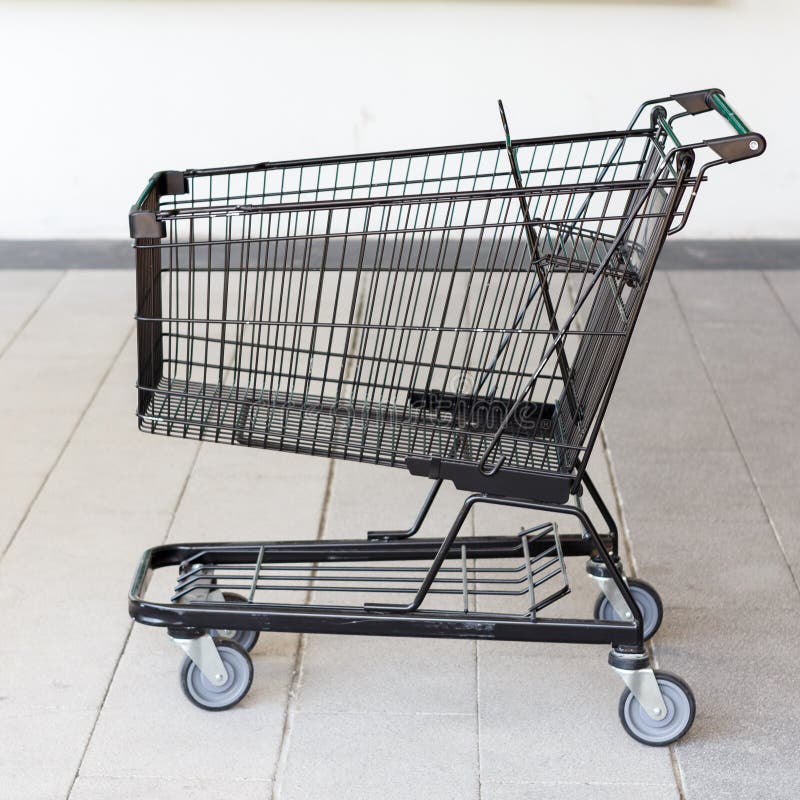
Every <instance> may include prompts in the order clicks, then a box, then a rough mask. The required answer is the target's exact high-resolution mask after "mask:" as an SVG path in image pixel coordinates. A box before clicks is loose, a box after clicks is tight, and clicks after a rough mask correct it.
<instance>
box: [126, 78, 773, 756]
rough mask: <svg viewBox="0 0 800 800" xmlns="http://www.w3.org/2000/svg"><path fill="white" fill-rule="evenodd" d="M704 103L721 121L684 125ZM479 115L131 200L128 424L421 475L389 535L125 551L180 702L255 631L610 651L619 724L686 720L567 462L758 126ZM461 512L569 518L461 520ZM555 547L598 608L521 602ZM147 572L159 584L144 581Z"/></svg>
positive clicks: (650, 601)
mask: <svg viewBox="0 0 800 800" xmlns="http://www.w3.org/2000/svg"><path fill="white" fill-rule="evenodd" d="M670 108H671V109H672V113H670V111H669V110H668V109H670ZM709 110H713V111H717V112H719V113H720V114H721V115H722V116H723V117H724V118H725V119H726V120H727V121H728V122H729V123H730V124H731V125H732V126H733V129H734V130H735V134H733V135H729V136H725V137H722V138H714V139H704V140H701V141H695V142H694V143H690V144H686V143H682V142H681V140H680V139H679V138H678V135H677V133H676V128H679V127H680V128H683V127H685V126H687V124H696V123H689V121H688V120H687V121H683V118H685V117H694V116H695V115H698V114H701V113H703V112H706V111H709ZM500 112H501V118H502V123H503V126H504V129H505V134H506V136H505V140H504V141H499V142H489V143H485V144H473V145H465V146H454V147H436V148H429V149H419V150H405V151H396V152H385V153H372V154H369V155H358V156H342V157H334V158H320V159H311V160H302V161H284V162H274V163H271V162H267V163H261V164H254V165H252V166H244V167H233V168H226V169H199V170H185V171H183V172H160V173H157V174H156V175H154V176H153V177H152V178H151V180H150V182H149V183H148V184H147V187H146V188H145V190H144V192H143V193H142V195H141V197H140V198H139V200H138V202H137V203H136V205H135V206H134V207H133V209H132V211H131V214H130V228H131V236H132V237H133V238H134V239H135V244H134V247H135V252H136V271H137V297H138V311H137V335H138V372H139V375H138V419H139V426H140V428H141V429H142V430H144V431H149V432H151V433H155V434H162V435H166V436H173V437H181V438H184V439H196V440H197V439H199V440H202V441H209V442H224V443H227V444H234V445H241V446H245V447H258V448H265V449H270V450H283V451H287V452H292V453H303V454H308V455H317V456H323V457H325V458H329V459H349V460H353V461H359V462H366V463H370V464H379V465H384V466H389V467H403V468H405V469H407V470H408V471H410V472H411V473H412V474H413V475H419V476H424V477H427V478H429V479H431V480H432V481H433V483H432V485H431V488H430V491H429V494H428V497H427V499H426V500H425V502H424V504H423V506H422V509H421V510H420V512H419V514H418V516H417V519H416V520H415V522H414V523H413V525H411V527H410V528H408V529H407V530H402V531H374V532H371V533H369V534H368V536H367V537H366V538H363V539H356V540H342V541H318V540H312V541H305V540H304V541H288V542H286V541H282V542H274V541H257V542H242V543H238V542H223V543H216V544H207V543H199V544H166V545H161V546H158V547H154V548H152V549H151V550H148V551H147V552H146V553H145V554H144V556H143V557H142V559H141V562H140V564H139V567H138V570H137V573H136V576H135V578H134V581H133V585H132V588H131V593H130V600H129V602H130V613H131V615H132V616H133V617H134V619H136V620H137V621H138V622H142V623H145V624H148V625H159V626H164V627H166V628H167V629H168V633H169V635H170V636H171V637H172V639H173V640H174V641H175V642H176V643H177V644H178V645H179V646H180V647H181V648H182V649H183V650H184V651H185V654H186V659H185V662H184V666H183V670H182V674H181V680H182V685H183V689H184V691H185V693H186V695H187V696H188V698H189V699H190V700H191V701H192V702H194V703H195V704H196V705H198V706H200V707H202V708H206V709H211V710H220V709H224V708H229V707H230V706H232V705H234V704H235V703H237V702H239V701H240V700H241V699H242V697H244V695H245V694H246V693H247V691H248V689H249V687H250V683H251V680H252V677H253V666H252V662H251V660H250V657H249V656H248V652H247V651H248V650H249V649H250V648H251V647H252V646H253V645H254V644H255V641H256V639H257V638H258V634H259V632H260V631H296V632H304V633H339V634H368V635H388V636H428V637H452V638H472V639H501V640H517V641H530V642H542V641H547V642H583V643H587V644H610V645H611V648H612V649H611V653H610V655H609V663H610V664H611V666H612V667H613V668H614V669H615V670H616V671H617V672H618V673H619V675H620V676H621V677H622V679H623V681H624V682H625V684H626V688H625V690H624V692H623V695H622V698H621V702H620V717H621V720H622V724H623V725H624V727H625V729H626V730H627V731H628V733H629V734H630V735H631V736H633V737H634V738H636V739H638V740H639V741H641V742H644V743H645V744H649V745H663V744H667V743H669V742H672V741H674V740H676V739H678V738H679V737H681V736H682V735H683V734H684V733H685V732H686V731H687V730H688V729H689V727H690V726H691V724H692V720H693V717H694V708H695V706H694V699H693V697H692V693H691V691H690V689H689V687H688V686H687V685H686V684H685V683H684V682H683V681H682V680H681V679H680V678H678V677H676V676H674V675H671V674H670V673H667V672H659V671H654V670H653V669H652V668H651V666H650V661H649V656H648V651H647V649H646V647H645V642H646V640H647V639H648V638H649V637H650V636H652V635H653V634H654V633H655V631H656V630H657V628H658V626H659V624H660V621H661V615H662V608H661V601H660V600H659V597H658V594H657V593H656V591H655V590H654V589H653V588H652V587H651V586H649V584H647V583H645V582H643V581H637V580H633V579H628V578H626V577H625V576H624V574H623V569H622V565H621V563H620V552H619V537H618V531H617V526H616V524H615V522H614V519H613V517H612V515H611V513H610V512H609V510H608V508H607V507H606V505H605V504H604V502H603V499H602V498H601V496H600V494H599V493H598V491H597V489H596V487H595V485H594V484H593V483H592V481H591V479H590V478H589V475H588V473H587V471H586V467H587V463H588V460H589V456H590V455H591V453H592V451H593V449H594V447H595V445H596V443H597V439H598V436H599V433H600V424H601V422H602V419H603V416H604V414H605V411H606V408H607V406H608V403H609V400H610V398H611V393H612V390H613V388H614V384H615V381H616V378H617V375H618V374H619V370H620V366H621V364H622V361H623V357H624V355H625V351H626V349H627V346H628V343H629V341H630V337H631V334H632V332H633V328H634V325H635V323H636V320H637V318H638V316H639V312H640V309H641V306H642V301H643V299H644V296H645V293H646V291H647V287H648V284H649V282H650V278H651V275H652V271H653V266H654V264H655V262H656V259H657V257H658V254H659V251H660V249H661V246H662V244H663V243H664V240H665V239H666V237H667V236H668V235H669V234H671V233H674V232H676V231H678V230H680V229H681V228H683V226H684V225H685V224H686V221H687V218H688V216H689V213H690V211H691V208H692V205H693V203H694V201H695V197H696V194H697V191H698V189H699V188H700V186H701V184H702V183H703V181H704V179H705V178H706V176H707V172H708V170H709V169H710V168H711V167H713V166H715V165H718V164H722V163H732V162H734V161H739V160H742V159H746V158H751V157H753V156H758V155H760V154H761V153H763V152H764V148H765V146H766V142H765V140H764V138H763V137H762V136H760V135H759V134H757V133H752V132H751V131H750V130H749V129H748V128H747V126H746V125H745V124H744V123H743V122H742V120H741V118H740V117H738V116H737V115H736V113H735V112H734V111H733V110H732V108H731V107H730V106H729V105H728V103H727V101H726V100H725V98H724V95H723V93H722V92H721V91H719V90H717V89H710V90H703V91H697V92H689V93H686V94H679V95H673V96H671V97H664V98H659V99H656V100H650V101H647V102H646V103H643V104H642V105H641V106H640V107H639V109H638V111H637V113H636V114H635V116H634V119H633V121H632V122H631V124H630V125H629V126H628V128H626V129H625V130H624V131H613V132H602V133H587V134H581V135H577V136H557V137H550V138H539V139H519V140H512V138H511V136H510V134H509V131H508V125H507V123H506V118H505V114H504V112H503V108H502V104H501V106H500ZM679 121H680V125H677V124H676V123H678V122H679ZM445 480H448V481H452V483H453V484H455V486H456V487H457V488H458V489H461V490H465V491H467V492H469V495H468V496H467V497H466V499H465V500H464V501H463V504H462V506H461V508H460V510H459V512H458V514H457V516H456V518H455V520H454V521H453V523H452V526H451V527H450V529H449V531H448V532H447V533H446V535H445V536H443V537H442V538H436V539H430V538H416V536H415V535H416V534H417V532H418V531H419V530H420V528H421V526H422V524H423V522H424V520H425V518H426V515H427V514H428V511H429V509H430V508H431V506H432V504H433V503H434V501H435V498H436V495H437V492H438V491H439V488H440V487H441V485H442V482H443V481H445ZM584 490H586V492H587V493H588V495H589V496H590V497H591V498H592V500H593V501H594V504H595V506H596V507H597V509H599V514H600V516H601V517H602V520H603V524H604V527H605V528H607V530H602V531H601V530H598V528H597V527H596V526H595V523H594V522H593V521H592V520H591V519H590V517H589V515H588V513H587V511H586V509H585V508H584V506H583V504H582V502H581V498H582V495H583V491H584ZM479 504H482V505H487V506H504V507H512V508H517V509H526V510H530V511H541V512H546V513H547V514H548V516H552V518H554V519H564V515H566V516H567V518H574V520H576V521H577V526H578V528H579V532H578V533H566V532H559V528H558V525H557V523H556V522H555V521H550V522H544V523H542V524H538V525H535V526H533V527H530V528H527V529H525V530H522V531H520V532H519V533H512V534H510V535H504V536H469V535H467V534H466V533H462V528H463V526H464V522H465V520H466V518H467V517H468V515H469V512H470V511H471V509H473V508H474V507H475V506H477V505H479ZM572 556H583V557H586V558H587V571H588V574H589V575H590V576H591V577H592V578H593V579H594V580H595V581H596V582H597V584H598V586H599V589H600V594H599V598H598V602H597V605H596V607H595V610H594V615H593V618H592V619H565V618H559V617H549V616H543V615H542V612H543V611H544V610H545V608H547V607H548V606H550V605H551V604H552V603H554V602H555V601H557V600H559V599H560V598H562V597H563V596H564V595H565V594H567V593H568V592H569V584H568V582H567V575H566V570H565V559H566V558H568V557H572ZM164 567H177V578H176V583H175V584H174V591H173V593H172V596H171V597H169V598H168V599H167V598H163V599H160V600H154V599H151V598H149V597H148V596H147V595H146V593H147V587H148V584H149V582H150V578H151V576H152V574H153V572H154V571H155V570H159V569H161V568H164Z"/></svg>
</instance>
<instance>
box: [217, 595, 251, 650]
mask: <svg viewBox="0 0 800 800" xmlns="http://www.w3.org/2000/svg"><path fill="white" fill-rule="evenodd" d="M222 596H223V598H224V599H225V602H226V603H246V602H247V600H245V598H244V597H242V596H241V595H240V594H236V592H223V593H222ZM209 633H210V634H211V635H212V636H213V637H214V638H215V639H224V640H225V641H229V642H236V643H237V644H239V645H241V646H242V647H243V648H244V649H245V650H246V651H247V652H248V653H249V652H250V651H251V650H252V649H253V648H254V647H255V646H256V642H257V641H258V631H235V630H232V629H227V628H219V629H217V628H212V629H211V630H209Z"/></svg>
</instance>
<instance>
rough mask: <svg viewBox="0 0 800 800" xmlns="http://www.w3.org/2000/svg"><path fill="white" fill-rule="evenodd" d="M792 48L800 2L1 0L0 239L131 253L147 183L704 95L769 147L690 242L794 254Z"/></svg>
mask: <svg viewBox="0 0 800 800" xmlns="http://www.w3.org/2000/svg"><path fill="white" fill-rule="evenodd" d="M798 34H800V0H717V1H716V2H714V1H713V0H711V1H710V2H703V0H683V2H668V0H664V1H663V2H659V0H655V1H654V0H640V1H639V2H636V0H629V2H622V3H607V2H601V1H598V0H596V1H595V2H586V3H580V2H561V3H558V2H535V0H529V1H528V2H525V1H524V0H520V1H519V2H456V1H455V0H453V1H452V2H440V3H427V2H414V1H413V0H406V1H405V2H378V1H377V0H376V1H374V2H369V0H362V2H350V3H345V2H335V0H328V1H327V2H326V1H325V0H320V1H319V2H308V3H305V2H256V1H251V2H210V1H209V2H143V1H141V0H140V1H139V2H111V1H110V0H108V1H107V2H24V3H22V2H19V3H5V2H0V76H1V77H0V87H1V88H0V97H1V98H2V103H3V114H2V117H0V126H1V127H0V160H1V162H2V181H3V189H2V192H0V238H33V237H42V238H56V237H124V236H126V235H127V211H128V208H129V206H130V204H131V203H132V202H133V200H134V199H135V198H136V196H137V195H138V193H139V191H140V189H141V188H142V187H143V185H144V183H145V181H146V179H147V177H148V176H149V175H150V174H151V173H152V172H154V171H155V170H157V169H181V168H184V167H207V166H214V165H220V164H235V163H246V162H252V161H259V160H265V159H275V160H277V159H283V158H293V157H302V156H313V155H327V154H337V153H343V152H352V151H358V150H375V149H387V148H394V147H407V146H424V145H434V144H446V143H458V142H465V141H479V140H486V139H498V138H500V126H499V121H498V117H497V111H496V105H495V102H496V98H497V97H499V96H502V97H503V99H504V101H505V103H506V108H507V110H508V112H509V116H510V120H511V124H512V132H513V133H514V134H515V135H516V136H520V137H521V136H536V135H545V134H550V133H568V132H577V131H582V130H591V129H609V128H617V127H624V126H625V125H626V124H627V122H628V119H629V117H630V114H631V112H632V111H633V109H634V108H635V107H636V106H637V105H638V103H639V102H640V101H641V100H643V99H645V98H650V97H655V96H659V95H663V94H669V93H672V92H678V91H685V90H688V89H696V88H704V87H707V86H719V87H720V88H722V89H724V90H725V91H726V93H727V96H728V98H729V99H730V100H731V102H733V103H734V105H735V106H736V107H737V108H738V110H739V111H740V113H741V114H742V116H743V117H744V118H745V119H746V120H747V121H748V122H749V123H750V124H751V125H752V127H753V128H754V129H756V130H759V131H761V132H762V133H763V134H764V135H765V136H766V137H767V140H768V149H767V153H766V154H765V155H764V156H763V157H762V158H759V159H755V160H753V161H749V162H744V163H741V164H736V165H733V166H730V167H727V166H723V167H720V168H719V169H718V170H716V171H715V173H712V176H711V177H712V180H711V181H710V183H709V186H708V187H707V188H706V189H704V191H703V194H702V195H701V197H700V199H699V205H698V207H697V210H696V212H695V214H694V215H693V218H692V221H691V223H690V225H689V226H688V229H687V231H686V234H687V235H689V236H692V237H723V236H733V237H764V236H769V237H797V236H800V224H798V221H797V219H798V212H797V206H796V199H795V198H796V197H797V186H798V177H799V176H800V166H798V165H799V164H800V158H798V154H800V140H799V135H798V132H797V131H798V128H800V113H799V111H798V109H800V102H798V98H797V89H798V81H800V62H799V61H798V49H800V41H799V40H798ZM707 116H710V115H707ZM719 126H720V127H719V131H720V134H724V133H726V132H727V131H726V130H725V128H724V126H723V124H722V121H721V120H719Z"/></svg>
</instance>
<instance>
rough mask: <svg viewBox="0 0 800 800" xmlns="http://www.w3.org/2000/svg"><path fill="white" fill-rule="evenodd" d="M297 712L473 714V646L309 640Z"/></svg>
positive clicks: (378, 639) (443, 642) (450, 642)
mask: <svg viewBox="0 0 800 800" xmlns="http://www.w3.org/2000/svg"><path fill="white" fill-rule="evenodd" d="M297 709H298V711H301V712H302V711H315V712H323V711H357V712H362V713H370V712H383V713H387V714H402V713H406V714H423V713H432V714H474V712H475V643H474V642H462V641H454V640H448V639H421V640H415V639H391V638H384V637H347V638H345V637H342V636H309V637H308V641H307V643H306V648H305V657H304V660H303V677H302V684H301V687H300V691H299V692H298V698H297ZM295 724H297V721H295Z"/></svg>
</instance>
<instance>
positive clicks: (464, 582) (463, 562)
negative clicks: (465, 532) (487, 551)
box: [461, 544, 469, 614]
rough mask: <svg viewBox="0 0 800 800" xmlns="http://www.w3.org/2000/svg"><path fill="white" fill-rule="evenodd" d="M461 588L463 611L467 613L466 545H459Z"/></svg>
mask: <svg viewBox="0 0 800 800" xmlns="http://www.w3.org/2000/svg"><path fill="white" fill-rule="evenodd" d="M461 590H462V596H463V598H464V613H465V614H469V587H468V584H467V546H466V545H464V544H462V545H461Z"/></svg>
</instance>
